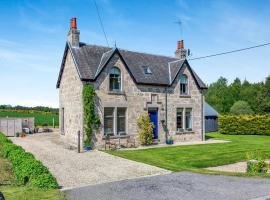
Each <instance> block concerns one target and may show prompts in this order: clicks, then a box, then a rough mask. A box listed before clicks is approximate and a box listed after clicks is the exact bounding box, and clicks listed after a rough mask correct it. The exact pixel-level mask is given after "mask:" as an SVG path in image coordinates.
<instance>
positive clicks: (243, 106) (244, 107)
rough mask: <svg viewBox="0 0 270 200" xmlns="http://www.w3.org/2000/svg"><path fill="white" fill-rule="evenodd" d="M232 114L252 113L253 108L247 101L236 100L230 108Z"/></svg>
mask: <svg viewBox="0 0 270 200" xmlns="http://www.w3.org/2000/svg"><path fill="white" fill-rule="evenodd" d="M230 114H232V115H252V114H254V112H253V110H252V109H251V108H250V106H249V105H248V103H247V102H246V101H236V102H235V103H234V104H233V106H232V107H231V109H230Z"/></svg>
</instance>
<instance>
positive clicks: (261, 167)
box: [247, 151, 269, 174]
mask: <svg viewBox="0 0 270 200" xmlns="http://www.w3.org/2000/svg"><path fill="white" fill-rule="evenodd" d="M247 159H248V162H247V173H250V174H265V173H267V170H268V168H269V166H268V164H267V163H266V162H265V161H264V159H263V156H262V154H261V153H259V152H257V151H255V152H250V153H247Z"/></svg>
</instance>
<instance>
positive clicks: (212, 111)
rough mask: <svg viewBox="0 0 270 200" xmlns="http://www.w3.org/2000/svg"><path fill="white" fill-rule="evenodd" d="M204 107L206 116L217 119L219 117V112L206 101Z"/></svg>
mask: <svg viewBox="0 0 270 200" xmlns="http://www.w3.org/2000/svg"><path fill="white" fill-rule="evenodd" d="M203 106H204V116H205V117H206V116H214V117H217V116H218V112H217V111H216V110H215V109H214V108H213V107H212V106H210V105H209V104H208V103H207V102H206V101H205V102H204V104H203Z"/></svg>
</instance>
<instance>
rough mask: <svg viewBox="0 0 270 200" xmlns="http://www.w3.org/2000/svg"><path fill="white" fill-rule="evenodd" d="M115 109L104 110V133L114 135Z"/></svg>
mask: <svg viewBox="0 0 270 200" xmlns="http://www.w3.org/2000/svg"><path fill="white" fill-rule="evenodd" d="M113 121H114V108H104V133H105V135H113V132H114V131H113V130H114V126H113Z"/></svg>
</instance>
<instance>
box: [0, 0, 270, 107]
mask: <svg viewBox="0 0 270 200" xmlns="http://www.w3.org/2000/svg"><path fill="white" fill-rule="evenodd" d="M96 2H97V5H98V7H99V10H100V15H101V18H102V21H103V24H104V28H105V31H106V34H107V36H108V41H109V45H110V46H112V47H113V46H114V45H115V43H116V45H117V47H119V48H123V49H129V50H134V51H140V52H147V53H153V54H159V55H166V56H174V51H175V49H176V43H177V40H179V39H184V43H185V47H186V48H188V49H190V50H191V53H192V55H191V57H190V58H195V57H199V56H205V55H209V54H214V53H219V52H224V51H230V50H234V49H240V48H244V47H249V46H253V45H258V44H261V43H267V42H270V38H269V35H270V26H269V20H270V12H269V10H270V1H269V0H265V1H264V0H260V1H257V0H237V1H235V0H218V1H216V0H196V1H195V0H187V1H185V0H170V1H167V0H129V1H126V0H96ZM72 17H76V18H77V26H78V29H79V30H80V33H81V34H80V37H81V41H82V42H85V43H90V44H97V45H104V46H106V40H105V38H104V35H103V33H102V29H101V26H100V24H99V21H98V15H97V12H96V9H95V5H94V1H93V0H80V1H77V0H44V1H42V0H32V1H28V0H1V1H0V19H1V20H0V25H1V31H0V83H1V84H0V104H11V105H24V106H37V105H43V106H50V107H58V90H57V89H56V81H57V78H58V73H59V69H60V64H61V60H62V56H63V52H64V47H65V42H66V40H67V33H68V31H69V21H70V18H72ZM179 20H181V21H182V30H183V31H182V34H181V31H180V27H179V25H178V24H176V23H175V22H176V21H179ZM269 55H270V46H265V47H262V48H257V49H253V50H249V51H245V52H239V53H234V54H229V55H224V56H218V57H213V58H207V59H201V60H194V61H190V64H191V66H192V67H193V69H194V70H195V71H196V72H197V74H199V76H200V77H201V79H202V80H203V81H204V82H205V83H206V84H210V83H212V82H214V81H216V80H217V79H218V78H219V77H220V76H223V77H226V78H227V79H228V82H229V83H231V82H232V81H233V80H234V79H235V78H236V77H239V78H240V79H241V80H244V79H246V80H248V81H250V82H259V81H264V79H265V77H266V76H268V75H269V74H270V63H269V58H270V56H269Z"/></svg>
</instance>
